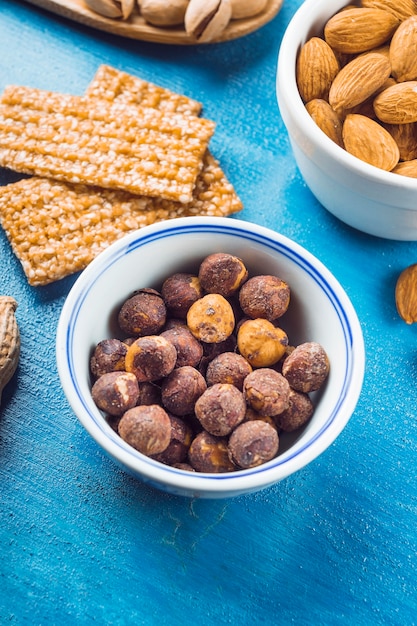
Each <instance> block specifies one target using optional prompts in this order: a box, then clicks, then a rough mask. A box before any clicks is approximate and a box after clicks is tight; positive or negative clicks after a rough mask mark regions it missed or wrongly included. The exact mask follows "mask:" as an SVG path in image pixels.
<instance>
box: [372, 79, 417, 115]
mask: <svg viewBox="0 0 417 626" xmlns="http://www.w3.org/2000/svg"><path fill="white" fill-rule="evenodd" d="M374 111H375V113H376V116H377V118H378V119H379V120H381V122H385V123H386V124H409V123H412V122H417V81H415V80H409V81H406V82H404V83H398V84H397V85H392V87H388V89H384V91H382V92H381V93H380V94H378V95H377V96H376V98H375V100H374Z"/></svg>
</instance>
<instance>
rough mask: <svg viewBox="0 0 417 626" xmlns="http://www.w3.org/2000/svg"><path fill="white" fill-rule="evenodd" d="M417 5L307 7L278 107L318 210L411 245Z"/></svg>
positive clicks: (314, 0)
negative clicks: (322, 207)
mask: <svg viewBox="0 0 417 626" xmlns="http://www.w3.org/2000/svg"><path fill="white" fill-rule="evenodd" d="M416 45H417V5H416V3H415V2H414V1H413V0H395V1H394V0H357V1H356V2H354V3H350V4H349V5H348V3H347V2H346V1H344V0H333V1H330V0H307V1H306V2H304V3H303V5H302V6H301V7H300V8H299V9H298V11H297V12H296V14H295V15H294V16H293V18H292V20H291V22H290V24H289V26H288V28H287V30H286V32H285V34H284V37H283V40H282V44H281V47H280V52H279V59H278V70H277V96H278V104H279V109H280V112H281V115H282V119H283V121H284V124H285V126H286V128H287V130H288V134H289V138H290V141H291V145H292V148H293V152H294V156H295V159H296V162H297V165H298V167H299V169H300V172H301V174H302V175H303V177H304V179H305V181H306V183H307V185H308V186H309V188H310V189H311V191H312V192H313V194H314V195H315V196H316V197H317V199H318V200H319V201H320V202H321V203H322V204H323V206H324V207H325V208H326V209H327V210H328V211H330V212H331V213H333V214H334V215H335V216H336V217H338V218H339V219H341V220H342V221H344V222H345V223H347V224H349V225H350V226H353V227H354V228H357V229H359V230H361V231H363V232H365V233H368V234H371V235H376V236H379V237H384V238H388V239H396V240H416V239H417V202H416V200H417V180H416V178H417V139H416V137H417V135H416V132H415V131H416V122H417V60H416V59H417V57H416V54H415V49H416Z"/></svg>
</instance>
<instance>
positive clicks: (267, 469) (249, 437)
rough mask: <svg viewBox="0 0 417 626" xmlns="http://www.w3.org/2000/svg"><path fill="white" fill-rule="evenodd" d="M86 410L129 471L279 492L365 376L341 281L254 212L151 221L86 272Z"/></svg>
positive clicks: (82, 409) (70, 329) (320, 448)
mask: <svg viewBox="0 0 417 626" xmlns="http://www.w3.org/2000/svg"><path fill="white" fill-rule="evenodd" d="M56 355H57V364H58V371H59V376H60V380H61V384H62V387H63V390H64V392H65V394H66V397H67V399H68V402H69V404H70V406H71V407H72V409H73V411H74V413H75V415H76V416H77V417H78V419H79V420H80V422H81V424H82V425H83V426H84V427H85V429H86V430H87V432H88V433H89V434H90V435H91V436H92V438H93V439H94V440H95V441H96V442H97V443H98V444H99V445H100V446H101V447H102V448H103V450H104V451H105V452H106V453H107V454H108V456H110V458H112V459H113V460H114V461H115V462H116V463H117V464H118V465H119V466H120V467H121V468H123V469H124V470H125V471H127V472H129V473H131V474H132V475H133V476H135V477H137V478H139V479H140V480H142V481H143V482H145V483H148V484H150V485H152V486H154V487H157V488H159V489H161V490H164V491H167V492H169V493H172V494H177V495H183V496H189V497H202V498H225V497H232V496H238V495H241V494H245V493H250V492H254V491H258V490H260V489H264V488H267V487H270V486H272V485H274V484H275V483H277V482H279V481H280V480H282V479H284V478H286V477H287V476H289V475H290V474H292V473H293V472H295V471H297V470H300V469H301V468H303V467H304V466H305V465H307V464H308V463H310V462H311V461H313V460H314V459H315V458H316V457H317V456H318V455H320V454H321V453H322V452H324V451H325V450H326V448H327V447H328V446H329V445H331V444H332V443H333V442H334V440H335V439H336V438H337V436H338V435H339V433H340V432H341V431H342V429H343V428H344V427H345V425H346V424H347V422H348V420H349V419H350V417H351V415H352V413H353V411H354V409H355V406H356V403H357V401H358V398H359V395H360V391H361V387H362V381H363V375H364V345H363V338H362V332H361V328H360V324H359V321H358V319H357V316H356V313H355V311H354V309H353V307H352V304H351V302H350V300H349V298H348V296H347V295H346V293H345V292H344V290H343V288H342V287H341V285H340V284H339V283H338V282H337V280H336V279H335V277H334V276H333V275H332V274H331V273H330V272H329V271H328V270H327V269H326V268H325V267H324V266H323V265H322V263H321V262H320V261H319V260H318V259H316V258H315V257H314V256H312V255H311V254H310V253H309V252H308V251H307V250H305V249H303V248H302V247H300V246H299V245H298V244H296V243H295V242H293V241H291V240H289V239H288V238H286V237H284V236H282V235H280V234H278V233H276V232H274V231H272V230H269V229H267V228H265V227H262V226H258V225H255V224H252V223H249V222H245V221H243V220H236V219H233V218H214V217H213V218H211V217H187V218H178V219H172V220H168V221H165V222H160V223H157V224H154V225H152V226H147V227H145V228H143V229H141V230H139V231H137V232H135V233H132V234H129V235H127V236H126V237H124V238H122V239H120V240H119V241H117V242H116V243H114V244H112V245H111V246H109V248H108V249H107V250H105V251H104V252H102V253H101V254H100V255H99V256H98V257H97V258H96V259H95V260H94V261H93V262H92V263H91V264H90V265H89V266H88V267H87V268H86V269H85V270H84V272H82V273H81V274H80V276H79V277H78V278H77V280H76V282H75V283H74V285H73V287H72V289H71V291H70V293H69V295H68V296H67V299H66V301H65V303H64V306H63V309H62V312H61V316H60V320H59V324H58V329H57V339H56Z"/></svg>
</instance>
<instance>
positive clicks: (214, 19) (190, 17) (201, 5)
mask: <svg viewBox="0 0 417 626" xmlns="http://www.w3.org/2000/svg"><path fill="white" fill-rule="evenodd" d="M231 17H232V5H231V3H230V0H190V2H189V4H188V7H187V10H186V12H185V17H184V24H185V30H186V32H187V34H188V35H190V37H192V38H193V39H196V40H197V41H199V42H200V43H207V42H208V41H212V40H213V39H216V37H219V36H220V35H221V34H222V32H223V31H224V30H225V28H226V27H227V25H228V24H229V22H230V19H231Z"/></svg>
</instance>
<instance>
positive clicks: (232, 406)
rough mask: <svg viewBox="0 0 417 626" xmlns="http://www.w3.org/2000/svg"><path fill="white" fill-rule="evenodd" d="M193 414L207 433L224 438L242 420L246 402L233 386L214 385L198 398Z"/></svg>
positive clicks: (226, 384)
mask: <svg viewBox="0 0 417 626" xmlns="http://www.w3.org/2000/svg"><path fill="white" fill-rule="evenodd" d="M194 412H195V415H196V417H197V419H198V421H199V422H200V424H201V425H202V426H203V428H204V429H205V430H206V431H207V432H209V433H210V434H211V435H215V436H216V437H224V436H226V435H229V434H230V433H231V432H232V430H233V429H234V428H235V427H236V426H237V425H238V424H240V423H241V422H242V421H243V420H244V418H245V413H246V402H245V398H244V397H243V393H242V392H241V391H239V389H237V387H235V386H234V385H230V384H228V383H225V384H216V385H212V386H211V387H208V388H207V389H206V391H205V392H204V393H203V394H202V395H201V396H200V397H199V398H198V400H197V402H196V403H195V408H194Z"/></svg>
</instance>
